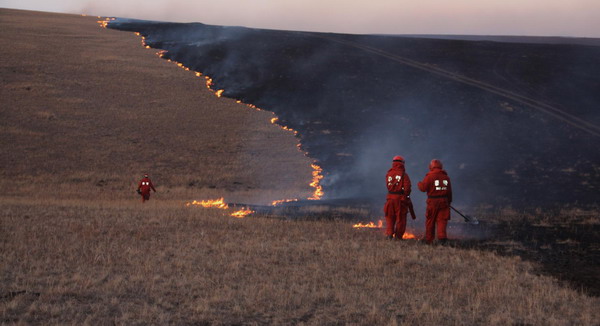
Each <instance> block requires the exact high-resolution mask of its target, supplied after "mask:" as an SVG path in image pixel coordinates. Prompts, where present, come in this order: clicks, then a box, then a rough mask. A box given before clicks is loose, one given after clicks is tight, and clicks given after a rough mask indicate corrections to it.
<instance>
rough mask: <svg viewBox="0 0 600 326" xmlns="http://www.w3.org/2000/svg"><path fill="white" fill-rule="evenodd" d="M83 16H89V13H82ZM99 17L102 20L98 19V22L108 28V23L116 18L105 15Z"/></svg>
mask: <svg viewBox="0 0 600 326" xmlns="http://www.w3.org/2000/svg"><path fill="white" fill-rule="evenodd" d="M82 16H87V15H82ZM98 19H100V20H99V21H98V24H100V26H101V27H102V28H108V24H109V23H110V22H111V21H113V20H115V19H116V18H114V17H104V18H102V17H101V16H98Z"/></svg>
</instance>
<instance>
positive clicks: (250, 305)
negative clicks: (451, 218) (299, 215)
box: [0, 199, 600, 325]
mask: <svg viewBox="0 0 600 326" xmlns="http://www.w3.org/2000/svg"><path fill="white" fill-rule="evenodd" d="M0 222H1V225H2V228H1V229H0V232H1V238H2V239H3V240H2V241H1V242H0V252H1V253H2V262H3V263H2V264H1V265H0V276H1V278H0V289H2V291H3V293H0V297H1V299H0V307H1V308H0V311H2V312H1V313H0V317H1V318H2V321H3V323H13V322H14V323H28V324H29V323H33V324H35V323H39V324H42V323H43V324H71V323H75V324H83V323H90V324H105V323H117V324H120V323H124V324H136V323H157V324H193V323H199V324H240V323H241V324H290V323H291V324H294V323H307V324H334V323H336V324H337V323H342V324H363V325H367V324H369V325H372V324H406V325H414V324H427V325H441V324H444V325H448V324H466V325H482V324H491V325H514V324H532V325H540V324H544V325H566V324H577V325H594V324H595V323H597V320H598V318H599V317H600V315H599V314H598V309H597V307H598V305H599V304H600V301H599V300H600V299H598V298H590V297H586V296H584V295H581V294H579V293H577V292H576V291H573V290H571V289H568V288H565V287H560V286H559V285H557V284H556V282H555V281H554V280H553V279H552V278H549V277H540V276H537V275H535V273H534V272H533V269H532V266H531V265H530V264H528V263H525V262H523V261H521V260H520V259H518V258H515V257H512V258H507V257H499V256H497V255H494V254H492V253H486V252H481V251H477V250H464V249H456V248H449V247H429V246H425V245H422V244H420V243H418V242H411V241H407V242H396V241H386V240H383V237H382V236H381V234H380V233H378V232H357V231H356V230H354V229H353V228H352V225H351V224H350V223H347V222H344V221H282V220H278V219H270V218H263V217H249V218H246V219H241V220H240V219H235V218H231V217H230V216H228V213H227V212H226V211H225V210H220V209H189V208H188V207H185V206H182V205H181V203H180V202H157V201H150V202H149V203H147V204H145V205H141V204H140V203H137V202H131V201H101V202H89V201H79V200H70V201H57V200H45V201H41V202H38V203H30V202H28V201H25V200H7V199H3V200H2V205H1V206H0ZM499 267H500V268H499Z"/></svg>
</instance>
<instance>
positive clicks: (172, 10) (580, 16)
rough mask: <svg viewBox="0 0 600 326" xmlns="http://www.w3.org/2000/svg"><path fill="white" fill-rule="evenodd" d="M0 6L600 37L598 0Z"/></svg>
mask: <svg viewBox="0 0 600 326" xmlns="http://www.w3.org/2000/svg"><path fill="white" fill-rule="evenodd" d="M0 7H4V8H19V9H28V10H39V11H53V12H63V13H74V14H82V13H85V14H89V15H94V16H116V17H127V18H138V19H149V20H163V21H178V22H201V23H205V24H213V25H234V26H246V27H256V28H270V29H286V30H301V31H319V32H341V33H352V34H469V35H528V36H576V37H596V38H600V0H453V1H450V0H413V1H407V0H362V1H355V0H345V1H344V0H303V1H299V0H196V1H193V0H0Z"/></svg>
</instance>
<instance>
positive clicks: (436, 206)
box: [425, 198, 450, 243]
mask: <svg viewBox="0 0 600 326" xmlns="http://www.w3.org/2000/svg"><path fill="white" fill-rule="evenodd" d="M425 218H426V219H425V241H427V243H431V242H433V239H435V233H436V232H435V230H436V226H437V238H438V240H442V239H448V235H447V234H446V226H447V225H448V220H449V219H450V205H449V204H448V200H447V199H446V198H440V199H428V200H427V211H426V213H425Z"/></svg>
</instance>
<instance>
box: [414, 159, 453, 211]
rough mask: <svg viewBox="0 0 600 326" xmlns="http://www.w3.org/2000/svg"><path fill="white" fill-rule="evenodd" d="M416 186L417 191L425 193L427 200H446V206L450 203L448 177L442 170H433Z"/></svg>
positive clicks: (450, 186)
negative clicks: (417, 187)
mask: <svg viewBox="0 0 600 326" xmlns="http://www.w3.org/2000/svg"><path fill="white" fill-rule="evenodd" d="M417 186H419V190H421V191H423V192H427V197H428V199H436V198H447V199H448V204H450V203H452V184H451V183H450V177H448V173H446V171H444V170H442V169H439V168H433V169H432V170H431V171H429V173H427V175H425V178H424V179H423V181H421V182H419V183H418V184H417Z"/></svg>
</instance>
